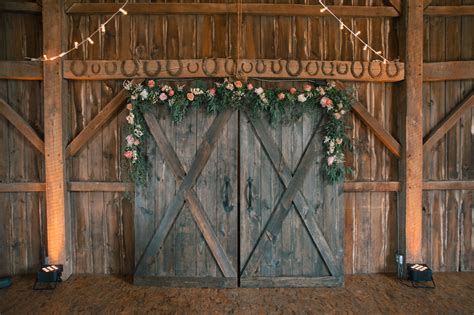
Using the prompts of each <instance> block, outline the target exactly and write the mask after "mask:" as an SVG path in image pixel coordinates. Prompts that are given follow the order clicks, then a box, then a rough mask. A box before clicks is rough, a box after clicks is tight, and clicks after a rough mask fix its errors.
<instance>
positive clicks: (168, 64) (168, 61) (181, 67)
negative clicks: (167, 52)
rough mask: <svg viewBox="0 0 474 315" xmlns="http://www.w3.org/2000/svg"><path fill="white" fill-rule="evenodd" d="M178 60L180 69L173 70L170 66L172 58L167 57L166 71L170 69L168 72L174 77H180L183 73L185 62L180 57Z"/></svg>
mask: <svg viewBox="0 0 474 315" xmlns="http://www.w3.org/2000/svg"><path fill="white" fill-rule="evenodd" d="M177 61H178V66H179V69H178V70H177V71H175V72H173V70H172V69H171V68H170V65H171V60H169V59H166V71H168V74H169V75H170V76H172V77H179V76H180V75H181V72H183V62H182V61H181V60H180V59H178V60H177Z"/></svg>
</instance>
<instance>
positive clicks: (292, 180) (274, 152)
mask: <svg viewBox="0 0 474 315" xmlns="http://www.w3.org/2000/svg"><path fill="white" fill-rule="evenodd" d="M246 115H247V117H248V118H249V120H250V122H251V124H252V126H253V129H254V130H255V133H256V135H257V137H258V138H259V140H260V143H261V144H262V146H263V147H264V149H265V151H266V153H267V155H268V157H269V158H270V160H271V162H272V164H273V167H274V168H275V170H276V173H277V174H278V176H279V177H280V179H281V181H282V182H283V185H284V186H285V188H286V191H285V192H284V193H283V195H282V197H281V199H280V201H279V203H278V204H277V205H276V207H275V210H274V211H273V212H272V214H271V215H270V218H269V220H268V222H267V224H266V226H265V228H264V230H263V232H262V234H261V237H260V238H259V239H258V241H257V244H256V245H255V247H254V249H253V251H252V252H251V253H250V256H249V259H248V260H247V263H246V264H245V265H244V267H243V268H242V274H244V275H246V276H250V275H251V274H252V273H254V272H255V270H256V269H257V267H258V264H259V262H260V259H261V258H262V256H263V254H264V253H265V251H267V250H268V249H269V247H270V246H271V241H272V239H273V238H274V237H275V238H276V236H277V235H278V234H279V233H280V231H281V228H282V224H283V220H284V219H285V218H286V216H287V215H288V213H289V212H290V209H291V205H292V203H293V204H294V205H295V208H296V210H297V211H298V214H299V216H300V218H301V219H302V221H303V224H304V225H305V226H306V228H307V230H308V231H309V234H310V237H311V240H312V241H313V243H314V244H315V246H316V247H317V248H318V250H319V252H320V253H321V256H322V258H323V260H324V262H325V263H326V265H327V267H328V269H329V272H330V273H331V275H333V276H338V275H341V274H342V270H341V267H340V266H339V264H338V263H337V262H336V259H335V258H334V255H333V254H332V251H331V248H330V247H329V245H328V243H327V241H326V239H325V237H324V235H323V233H322V232H321V229H320V228H319V225H318V223H317V222H316V219H315V218H314V216H311V215H309V216H307V215H306V211H305V210H304V209H309V206H308V203H307V201H306V199H305V198H304V196H303V193H302V192H301V186H302V185H303V183H304V180H305V178H306V175H307V174H308V173H309V171H310V168H311V164H312V161H313V158H314V155H315V153H316V152H315V150H316V146H317V137H315V134H316V132H314V133H313V135H312V136H311V139H310V142H309V144H308V146H307V148H306V151H305V152H304V153H303V157H302V158H301V161H300V163H299V165H298V167H297V169H296V171H295V173H294V175H293V174H292V172H291V170H290V168H289V167H288V164H287V163H286V161H285V158H284V157H283V155H282V153H281V151H280V149H279V148H278V146H277V145H276V143H275V142H274V141H273V139H272V138H271V137H270V135H269V134H268V133H267V132H266V129H265V126H264V125H263V123H262V121H261V120H260V119H259V118H255V117H253V116H252V114H249V113H248V112H246Z"/></svg>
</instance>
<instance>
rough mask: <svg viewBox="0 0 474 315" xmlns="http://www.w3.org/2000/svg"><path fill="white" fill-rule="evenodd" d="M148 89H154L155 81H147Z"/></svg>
mask: <svg viewBox="0 0 474 315" xmlns="http://www.w3.org/2000/svg"><path fill="white" fill-rule="evenodd" d="M148 87H149V88H150V89H152V88H154V87H155V80H149V81H148Z"/></svg>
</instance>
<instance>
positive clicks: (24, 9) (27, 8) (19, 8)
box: [0, 1, 41, 13]
mask: <svg viewBox="0 0 474 315" xmlns="http://www.w3.org/2000/svg"><path fill="white" fill-rule="evenodd" d="M0 12H21V13H41V6H40V5H39V4H37V3H35V2H20V1H5V2H3V1H2V2H0Z"/></svg>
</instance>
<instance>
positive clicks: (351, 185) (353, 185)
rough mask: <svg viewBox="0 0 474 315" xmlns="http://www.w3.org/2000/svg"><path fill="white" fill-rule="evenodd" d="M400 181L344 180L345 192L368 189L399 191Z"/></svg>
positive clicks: (365, 190) (367, 190) (366, 190)
mask: <svg viewBox="0 0 474 315" xmlns="http://www.w3.org/2000/svg"><path fill="white" fill-rule="evenodd" d="M400 190H401V183H400V182H394V181H389V182H383V181H378V182H355V181H351V182H344V191H345V192H369V191H400Z"/></svg>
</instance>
